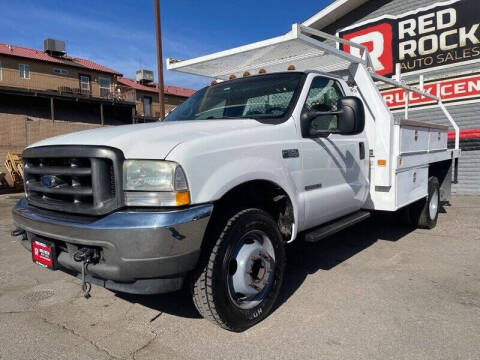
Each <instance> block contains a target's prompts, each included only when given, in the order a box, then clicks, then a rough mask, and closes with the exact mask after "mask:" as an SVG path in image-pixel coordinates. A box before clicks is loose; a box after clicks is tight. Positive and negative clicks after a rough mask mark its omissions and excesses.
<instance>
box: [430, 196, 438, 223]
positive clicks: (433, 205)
mask: <svg viewBox="0 0 480 360" xmlns="http://www.w3.org/2000/svg"><path fill="white" fill-rule="evenodd" d="M437 211H438V190H436V189H435V191H434V192H433V194H432V196H431V198H430V203H429V204H428V213H429V215H430V220H435V217H436V216H437Z"/></svg>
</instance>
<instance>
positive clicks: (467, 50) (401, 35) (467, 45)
mask: <svg viewBox="0 0 480 360" xmlns="http://www.w3.org/2000/svg"><path fill="white" fill-rule="evenodd" d="M478 2H479V0H451V1H447V2H441V3H437V4H435V5H433V6H430V7H427V8H420V9H417V10H415V11H411V12H409V13H406V14H402V15H399V16H388V15H386V16H384V17H382V18H377V19H374V20H370V21H367V22H364V23H360V24H355V25H353V26H350V27H348V28H345V29H343V30H341V31H339V32H338V36H340V37H342V38H344V39H346V40H350V41H353V42H356V43H360V44H362V45H365V46H367V48H368V49H369V51H370V55H371V58H372V62H373V64H374V66H375V70H376V71H377V73H378V74H380V75H385V76H391V75H393V73H394V72H395V64H397V63H400V65H401V69H402V73H411V72H423V71H426V70H429V69H432V68H438V67H445V66H449V65H452V64H458V63H468V62H476V61H479V60H480V18H479V15H478ZM342 49H343V50H345V51H347V52H350V53H352V54H356V55H358V52H359V50H358V49H356V48H351V47H349V46H342Z"/></svg>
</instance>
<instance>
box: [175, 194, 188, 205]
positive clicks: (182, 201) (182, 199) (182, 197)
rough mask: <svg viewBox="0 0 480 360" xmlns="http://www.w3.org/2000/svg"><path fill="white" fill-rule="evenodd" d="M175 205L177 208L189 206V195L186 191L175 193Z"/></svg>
mask: <svg viewBox="0 0 480 360" xmlns="http://www.w3.org/2000/svg"><path fill="white" fill-rule="evenodd" d="M175 203H176V204H177V206H183V205H188V204H190V194H189V193H188V191H180V192H177V193H175Z"/></svg>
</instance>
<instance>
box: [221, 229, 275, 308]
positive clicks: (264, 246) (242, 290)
mask: <svg viewBox="0 0 480 360" xmlns="http://www.w3.org/2000/svg"><path fill="white" fill-rule="evenodd" d="M227 265H228V269H227V283H228V293H229V296H230V299H231V300H232V301H233V303H234V304H235V305H236V306H238V307H239V308H241V309H251V308H254V307H255V306H257V305H258V304H260V303H261V302H262V301H263V300H264V299H265V298H266V297H267V295H268V293H269V292H270V290H271V288H272V286H273V283H274V279H275V251H274V249H273V245H272V242H271V240H270V238H269V237H268V236H267V234H265V233H264V232H263V231H260V230H253V231H250V232H248V233H246V234H245V235H244V236H242V238H241V239H240V241H239V242H238V244H237V245H236V246H235V248H234V249H233V251H232V254H231V255H230V258H229V259H228V263H227Z"/></svg>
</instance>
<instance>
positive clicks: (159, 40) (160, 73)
mask: <svg viewBox="0 0 480 360" xmlns="http://www.w3.org/2000/svg"><path fill="white" fill-rule="evenodd" d="M153 3H154V6H155V30H156V37H157V72H158V84H157V89H158V102H159V104H160V121H163V120H164V119H165V98H164V93H163V59H162V30H161V23H160V0H153Z"/></svg>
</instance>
